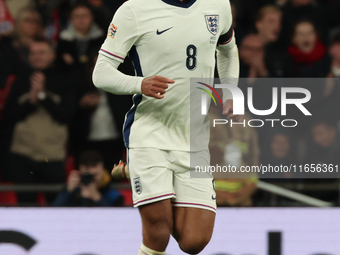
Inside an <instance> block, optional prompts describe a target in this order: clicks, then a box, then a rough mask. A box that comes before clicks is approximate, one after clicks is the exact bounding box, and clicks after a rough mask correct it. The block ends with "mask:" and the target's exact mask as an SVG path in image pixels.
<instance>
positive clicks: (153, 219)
mask: <svg viewBox="0 0 340 255" xmlns="http://www.w3.org/2000/svg"><path fill="white" fill-rule="evenodd" d="M139 212H140V215H141V217H142V225H143V244H144V245H145V246H146V247H148V248H150V249H152V250H155V251H159V252H163V251H165V249H166V247H167V245H168V242H169V238H170V234H171V232H172V229H173V216H172V205H171V202H170V200H169V199H167V200H163V201H159V202H155V203H152V204H148V205H144V206H141V207H139Z"/></svg>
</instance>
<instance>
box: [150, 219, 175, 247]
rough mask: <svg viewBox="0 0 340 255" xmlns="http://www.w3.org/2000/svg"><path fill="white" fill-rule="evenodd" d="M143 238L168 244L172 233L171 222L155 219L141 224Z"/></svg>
mask: <svg viewBox="0 0 340 255" xmlns="http://www.w3.org/2000/svg"><path fill="white" fill-rule="evenodd" d="M143 225H144V226H143V237H144V238H145V239H150V240H152V241H153V242H160V243H163V242H168V241H169V238H170V234H171V231H172V221H169V220H168V219H162V218H155V219H151V220H149V221H148V222H147V223H146V224H143Z"/></svg>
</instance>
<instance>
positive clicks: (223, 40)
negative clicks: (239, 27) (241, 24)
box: [217, 27, 234, 44]
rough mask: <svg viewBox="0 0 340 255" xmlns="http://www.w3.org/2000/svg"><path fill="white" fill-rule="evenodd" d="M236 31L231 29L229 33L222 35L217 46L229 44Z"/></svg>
mask: <svg viewBox="0 0 340 255" xmlns="http://www.w3.org/2000/svg"><path fill="white" fill-rule="evenodd" d="M233 35H234V29H233V28H232V27H231V28H230V29H229V31H228V32H227V33H225V34H224V35H221V36H220V38H219V39H218V42H217V44H228V43H230V41H231V40H232V39H233Z"/></svg>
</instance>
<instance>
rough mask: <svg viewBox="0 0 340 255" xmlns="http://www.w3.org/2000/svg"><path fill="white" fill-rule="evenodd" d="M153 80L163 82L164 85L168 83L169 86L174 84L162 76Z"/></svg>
mask: <svg viewBox="0 0 340 255" xmlns="http://www.w3.org/2000/svg"><path fill="white" fill-rule="evenodd" d="M154 79H155V80H158V81H160V82H164V83H170V84H172V83H175V81H174V80H171V79H169V78H165V77H163V76H155V77H154Z"/></svg>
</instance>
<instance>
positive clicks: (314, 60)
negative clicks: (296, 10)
mask: <svg viewBox="0 0 340 255" xmlns="http://www.w3.org/2000/svg"><path fill="white" fill-rule="evenodd" d="M288 52H289V54H290V56H291V57H292V58H293V60H294V64H295V72H296V75H297V76H299V77H325V76H326V75H327V73H328V71H329V64H328V63H329V56H328V55H327V47H326V46H325V45H324V44H323V43H322V42H321V40H320V38H319V36H318V34H317V32H316V30H315V26H314V24H313V23H312V22H310V21H308V20H305V21H300V22H298V23H297V24H296V25H295V28H294V35H293V38H292V45H291V46H289V48H288Z"/></svg>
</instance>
